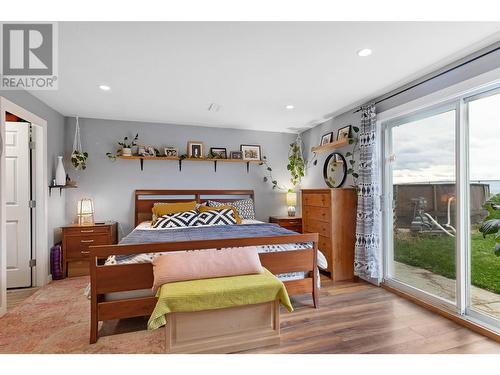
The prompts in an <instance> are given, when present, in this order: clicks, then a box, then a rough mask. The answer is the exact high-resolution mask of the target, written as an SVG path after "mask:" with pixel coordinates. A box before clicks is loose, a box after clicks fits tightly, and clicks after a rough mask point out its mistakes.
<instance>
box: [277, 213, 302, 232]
mask: <svg viewBox="0 0 500 375" xmlns="http://www.w3.org/2000/svg"><path fill="white" fill-rule="evenodd" d="M269 222H270V223H275V224H278V225H279V226H280V227H283V228H286V229H290V230H293V231H294V232H298V233H302V218H301V217H300V216H270V217H269Z"/></svg>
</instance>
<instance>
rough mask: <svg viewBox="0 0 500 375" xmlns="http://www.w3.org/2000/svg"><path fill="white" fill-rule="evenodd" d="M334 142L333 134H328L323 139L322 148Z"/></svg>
mask: <svg viewBox="0 0 500 375" xmlns="http://www.w3.org/2000/svg"><path fill="white" fill-rule="evenodd" d="M332 141H333V132H330V133H326V134H324V135H323V136H322V137H321V143H320V145H321V146H324V145H327V144H328V143H332Z"/></svg>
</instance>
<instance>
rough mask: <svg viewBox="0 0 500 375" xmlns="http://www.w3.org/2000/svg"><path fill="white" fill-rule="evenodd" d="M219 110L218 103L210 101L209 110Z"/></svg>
mask: <svg viewBox="0 0 500 375" xmlns="http://www.w3.org/2000/svg"><path fill="white" fill-rule="evenodd" d="M219 110H220V105H218V104H217V103H212V104H210V105H209V106H208V111H209V112H219Z"/></svg>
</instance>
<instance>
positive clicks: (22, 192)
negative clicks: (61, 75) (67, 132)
mask: <svg viewBox="0 0 500 375" xmlns="http://www.w3.org/2000/svg"><path fill="white" fill-rule="evenodd" d="M29 158H30V152H29V123H26V122H7V123H6V127H5V165H6V168H5V171H6V200H5V201H6V205H7V236H6V237H7V288H21V287H28V286H31V268H30V259H31V218H30V207H29V201H30V163H29Z"/></svg>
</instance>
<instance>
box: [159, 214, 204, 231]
mask: <svg viewBox="0 0 500 375" xmlns="http://www.w3.org/2000/svg"><path fill="white" fill-rule="evenodd" d="M197 220H198V212H196V211H195V210H190V211H184V212H176V213H174V214H169V215H163V216H160V217H159V218H158V220H156V222H155V223H154V224H153V228H182V227H194V226H196V221H197Z"/></svg>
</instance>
